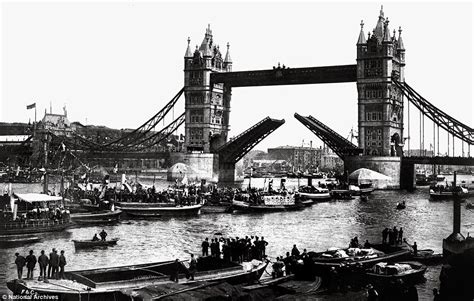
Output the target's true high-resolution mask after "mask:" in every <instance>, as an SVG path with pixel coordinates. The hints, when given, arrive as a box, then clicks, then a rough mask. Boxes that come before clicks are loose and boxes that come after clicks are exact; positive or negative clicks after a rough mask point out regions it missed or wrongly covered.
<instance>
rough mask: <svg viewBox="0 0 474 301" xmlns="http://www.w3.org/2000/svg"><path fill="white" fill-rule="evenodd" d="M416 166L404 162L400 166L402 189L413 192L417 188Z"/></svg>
mask: <svg viewBox="0 0 474 301" xmlns="http://www.w3.org/2000/svg"><path fill="white" fill-rule="evenodd" d="M415 181H416V179H415V164H413V163H410V162H408V161H407V160H403V158H402V162H401V166H400V189H406V190H408V191H413V190H415V188H416V182H415Z"/></svg>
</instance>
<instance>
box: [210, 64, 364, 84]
mask: <svg viewBox="0 0 474 301" xmlns="http://www.w3.org/2000/svg"><path fill="white" fill-rule="evenodd" d="M355 81H357V65H340V66H325V67H309V68H288V67H286V68H280V67H277V68H274V69H268V70H253V71H237V72H222V73H212V74H211V84H224V85H226V86H228V87H253V86H275V85H301V84H327V83H345V82H355Z"/></svg>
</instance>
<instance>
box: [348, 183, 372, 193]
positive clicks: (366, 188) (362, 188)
mask: <svg viewBox="0 0 474 301" xmlns="http://www.w3.org/2000/svg"><path fill="white" fill-rule="evenodd" d="M374 190H375V189H374V187H373V186H372V183H371V182H362V183H360V184H359V185H349V191H350V192H351V193H352V195H364V194H371V193H372V192H373V191H374Z"/></svg>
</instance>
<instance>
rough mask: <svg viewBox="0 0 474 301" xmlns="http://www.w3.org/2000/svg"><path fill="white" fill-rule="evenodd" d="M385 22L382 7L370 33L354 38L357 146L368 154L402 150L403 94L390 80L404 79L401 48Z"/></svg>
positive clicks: (386, 21) (391, 153) (398, 152)
mask: <svg viewBox="0 0 474 301" xmlns="http://www.w3.org/2000/svg"><path fill="white" fill-rule="evenodd" d="M388 24H389V22H388V18H385V16H384V12H383V7H382V9H381V10H380V15H379V17H378V21H377V24H376V26H375V29H374V30H373V33H372V35H369V38H368V39H367V41H365V42H364V40H363V39H361V38H360V36H361V35H363V32H361V33H360V34H359V40H358V42H357V91H358V128H359V148H362V149H363V150H364V154H365V155H371V156H402V154H403V94H402V92H401V91H400V89H399V88H398V87H397V86H395V85H394V84H392V80H397V81H400V82H403V81H404V68H405V54H404V53H405V50H404V49H403V47H404V46H403V41H401V40H400V39H401V37H400V36H399V38H398V41H397V40H396V39H395V38H392V37H391V36H390V30H389V28H388ZM361 31H362V29H361Z"/></svg>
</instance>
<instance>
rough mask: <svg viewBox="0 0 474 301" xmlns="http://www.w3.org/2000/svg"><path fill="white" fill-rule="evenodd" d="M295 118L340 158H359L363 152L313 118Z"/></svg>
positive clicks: (297, 116) (296, 115)
mask: <svg viewBox="0 0 474 301" xmlns="http://www.w3.org/2000/svg"><path fill="white" fill-rule="evenodd" d="M294 116H295V118H296V119H297V120H298V121H299V122H301V123H302V124H303V125H304V126H306V127H307V128H308V129H309V130H310V131H311V132H313V134H315V135H316V136H317V137H318V138H319V139H321V140H322V141H323V142H324V143H325V144H326V145H327V146H328V147H329V148H330V149H332V150H333V151H334V152H335V153H336V154H337V155H338V156H339V157H340V158H342V159H343V158H344V157H345V156H357V155H359V154H361V153H362V152H363V150H362V149H361V148H358V147H357V146H356V145H355V144H353V143H352V142H350V141H349V140H347V139H346V138H344V137H342V136H341V135H339V134H338V133H337V132H335V131H334V130H332V129H331V128H329V127H328V126H326V125H325V124H324V123H322V122H321V121H319V120H317V119H316V118H314V117H313V116H307V117H305V116H301V115H300V114H298V113H295V115H294Z"/></svg>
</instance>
